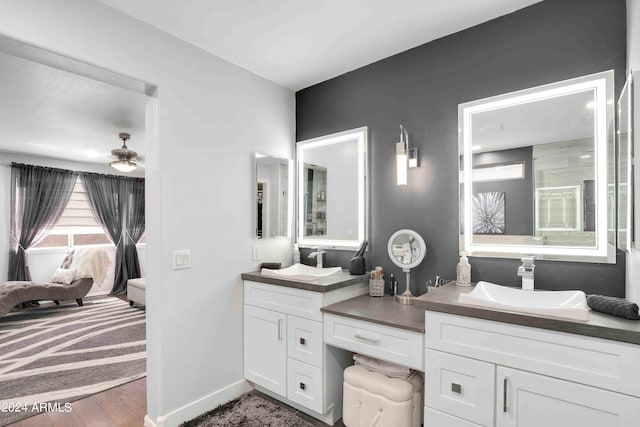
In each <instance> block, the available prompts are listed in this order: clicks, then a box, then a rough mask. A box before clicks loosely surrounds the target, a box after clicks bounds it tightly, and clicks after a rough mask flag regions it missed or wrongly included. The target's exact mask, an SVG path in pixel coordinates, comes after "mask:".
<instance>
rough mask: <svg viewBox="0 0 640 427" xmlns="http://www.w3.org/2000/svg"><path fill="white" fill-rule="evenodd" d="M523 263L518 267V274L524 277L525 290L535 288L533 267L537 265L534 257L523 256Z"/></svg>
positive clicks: (523, 287)
mask: <svg viewBox="0 0 640 427" xmlns="http://www.w3.org/2000/svg"><path fill="white" fill-rule="evenodd" d="M520 261H522V265H521V266H520V267H518V276H520V277H522V289H524V290H525V291H532V290H533V269H534V268H536V265H535V264H534V263H533V257H524V258H521V259H520Z"/></svg>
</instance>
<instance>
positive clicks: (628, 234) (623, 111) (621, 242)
mask: <svg viewBox="0 0 640 427" xmlns="http://www.w3.org/2000/svg"><path fill="white" fill-rule="evenodd" d="M633 85H634V83H633V79H632V75H631V74H630V75H629V77H628V78H627V81H626V83H625V85H624V87H623V88H622V93H621V95H620V99H619V100H618V129H617V131H616V137H617V144H616V147H617V150H618V156H617V157H618V169H617V175H618V247H619V248H620V249H622V250H623V251H628V250H629V249H631V247H632V244H633V173H634V168H633V136H632V120H633V118H632V111H633V110H632V105H633V104H632V102H633V100H632V96H633Z"/></svg>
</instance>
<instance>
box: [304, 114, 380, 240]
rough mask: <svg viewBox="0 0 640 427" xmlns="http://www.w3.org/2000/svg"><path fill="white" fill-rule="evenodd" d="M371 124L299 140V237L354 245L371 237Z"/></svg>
mask: <svg viewBox="0 0 640 427" xmlns="http://www.w3.org/2000/svg"><path fill="white" fill-rule="evenodd" d="M367 145H368V139H367V128H366V127H362V128H358V129H352V130H348V131H345V132H340V133H335V134H331V135H327V136H322V137H318V138H313V139H309V140H306V141H300V142H298V144H297V227H296V228H297V235H296V238H297V242H298V245H299V246H301V247H317V246H321V247H325V248H332V249H354V248H357V247H358V246H359V245H360V244H361V243H362V241H364V240H366V239H367V236H366V231H367V203H368V202H367V197H368V194H367V187H366V177H367Z"/></svg>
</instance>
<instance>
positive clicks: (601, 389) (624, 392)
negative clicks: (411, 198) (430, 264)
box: [416, 284, 640, 427]
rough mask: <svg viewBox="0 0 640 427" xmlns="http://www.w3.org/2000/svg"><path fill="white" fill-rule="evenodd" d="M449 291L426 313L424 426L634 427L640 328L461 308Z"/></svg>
mask: <svg viewBox="0 0 640 427" xmlns="http://www.w3.org/2000/svg"><path fill="white" fill-rule="evenodd" d="M470 290H471V289H470V288H462V287H458V286H455V284H453V285H446V286H444V287H442V288H439V289H437V290H436V291H434V292H430V293H429V294H425V295H423V296H421V297H419V298H418V299H417V300H416V306H417V307H420V308H423V309H425V310H427V311H426V312H425V373H426V375H425V426H438V427H447V426H453V427H477V426H486V427H489V426H498V427H503V426H563V425H580V426H581V427H586V426H593V427H596V426H598V427H601V426H605V425H606V426H628V427H631V426H636V425H638V422H639V420H640V369H638V366H637V363H638V360H640V345H639V344H640V324H638V322H634V321H630V320H624V319H618V318H614V317H612V316H608V315H605V314H601V313H597V312H593V311H592V312H591V313H590V319H589V320H588V321H586V322H577V321H572V320H562V319H554V318H547V317H540V316H532V315H527V314H520V313H513V312H507V311H499V310H490V309H484V308H478V307H471V306H468V305H464V304H460V303H458V295H459V294H460V293H466V292H470Z"/></svg>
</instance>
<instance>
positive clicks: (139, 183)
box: [124, 178, 145, 279]
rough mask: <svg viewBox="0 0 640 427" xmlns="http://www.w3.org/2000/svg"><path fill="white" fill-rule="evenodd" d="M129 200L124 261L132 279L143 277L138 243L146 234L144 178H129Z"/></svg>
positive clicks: (126, 215)
mask: <svg viewBox="0 0 640 427" xmlns="http://www.w3.org/2000/svg"><path fill="white" fill-rule="evenodd" d="M127 186H128V188H129V200H128V205H127V209H126V210H125V225H126V230H127V233H126V234H127V239H126V241H125V248H124V261H125V264H126V266H127V272H128V276H129V278H130V279H134V278H137V277H140V276H141V272H140V262H139V261H138V249H137V248H136V243H138V242H139V241H140V238H141V237H142V235H143V234H144V224H145V222H144V205H145V198H144V178H129V179H128V180H127Z"/></svg>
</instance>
